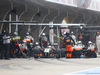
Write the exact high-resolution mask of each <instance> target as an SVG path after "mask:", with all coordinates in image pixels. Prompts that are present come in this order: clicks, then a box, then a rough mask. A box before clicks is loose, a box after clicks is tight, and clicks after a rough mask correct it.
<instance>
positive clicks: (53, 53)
mask: <svg viewBox="0 0 100 75" xmlns="http://www.w3.org/2000/svg"><path fill="white" fill-rule="evenodd" d="M33 51H34V58H39V57H40V58H42V57H44V58H49V57H57V58H59V56H60V54H59V51H57V50H56V49H55V48H54V47H53V46H51V45H48V46H47V48H41V47H40V46H39V44H38V43H37V44H36V45H35V47H34V50H33Z"/></svg>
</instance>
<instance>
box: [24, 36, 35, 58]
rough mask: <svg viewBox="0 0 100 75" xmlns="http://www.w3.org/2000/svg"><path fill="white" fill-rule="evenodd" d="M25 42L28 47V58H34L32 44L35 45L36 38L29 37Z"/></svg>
mask: <svg viewBox="0 0 100 75" xmlns="http://www.w3.org/2000/svg"><path fill="white" fill-rule="evenodd" d="M24 42H26V45H27V49H28V56H29V57H31V56H32V47H31V44H33V43H34V38H33V37H32V36H30V35H28V36H26V37H25V39H24Z"/></svg>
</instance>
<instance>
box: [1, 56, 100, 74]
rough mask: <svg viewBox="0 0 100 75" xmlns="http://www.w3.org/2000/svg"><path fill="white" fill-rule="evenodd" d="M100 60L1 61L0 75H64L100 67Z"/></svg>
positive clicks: (40, 59) (29, 59) (20, 59)
mask: <svg viewBox="0 0 100 75" xmlns="http://www.w3.org/2000/svg"><path fill="white" fill-rule="evenodd" d="M99 62H100V55H98V58H70V59H66V58H60V59H56V58H39V59H34V58H33V57H32V58H27V59H25V58H15V59H11V60H0V75H64V74H67V73H73V72H78V71H83V70H87V69H92V68H96V67H100V63H99Z"/></svg>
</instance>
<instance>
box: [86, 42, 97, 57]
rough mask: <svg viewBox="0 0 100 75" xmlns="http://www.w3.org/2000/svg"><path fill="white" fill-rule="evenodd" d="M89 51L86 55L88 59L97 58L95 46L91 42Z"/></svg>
mask: <svg viewBox="0 0 100 75" xmlns="http://www.w3.org/2000/svg"><path fill="white" fill-rule="evenodd" d="M87 50H88V52H87V54H86V56H87V57H96V53H95V44H93V43H92V42H91V41H89V42H88V48H87Z"/></svg>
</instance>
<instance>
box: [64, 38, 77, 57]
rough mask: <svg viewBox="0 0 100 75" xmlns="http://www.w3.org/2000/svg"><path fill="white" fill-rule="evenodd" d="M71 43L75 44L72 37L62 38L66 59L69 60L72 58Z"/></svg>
mask: <svg viewBox="0 0 100 75" xmlns="http://www.w3.org/2000/svg"><path fill="white" fill-rule="evenodd" d="M71 41H73V42H74V44H75V41H74V40H73V39H72V37H70V36H66V37H65V38H64V42H65V44H66V57H67V58H71V57H72V51H73V49H72V45H71Z"/></svg>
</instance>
